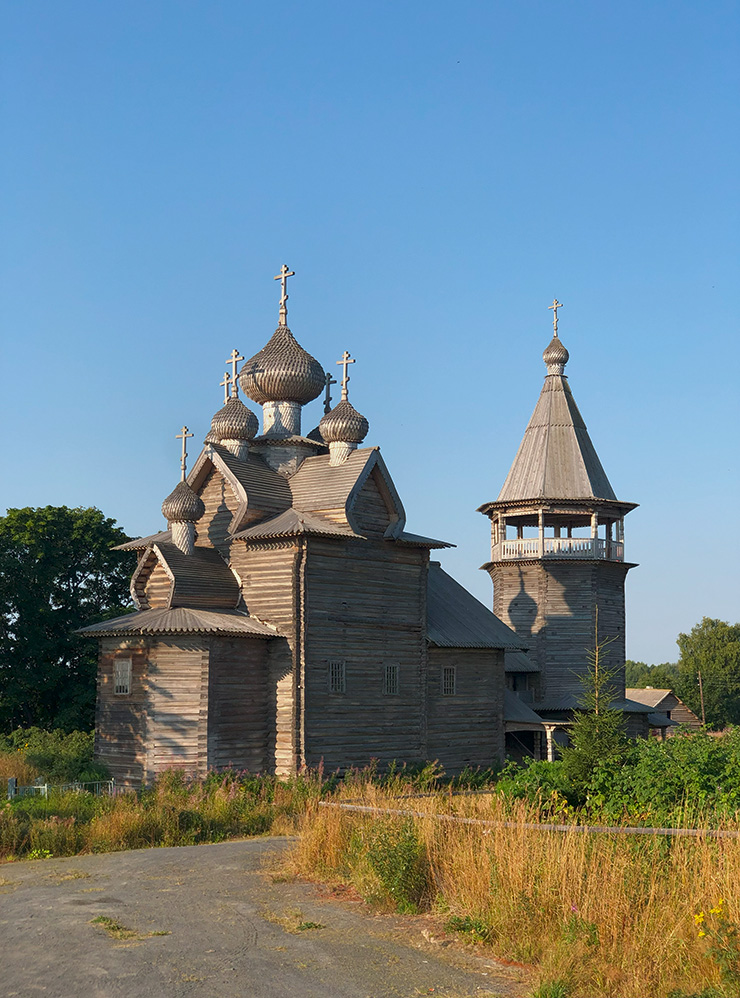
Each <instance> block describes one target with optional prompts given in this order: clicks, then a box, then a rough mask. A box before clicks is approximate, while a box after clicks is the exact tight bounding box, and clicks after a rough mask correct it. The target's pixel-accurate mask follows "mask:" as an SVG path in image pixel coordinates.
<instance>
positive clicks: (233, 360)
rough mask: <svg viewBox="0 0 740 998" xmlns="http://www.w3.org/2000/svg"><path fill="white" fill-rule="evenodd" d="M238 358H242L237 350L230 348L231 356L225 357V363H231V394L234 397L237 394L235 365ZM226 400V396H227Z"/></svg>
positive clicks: (237, 384) (237, 385)
mask: <svg viewBox="0 0 740 998" xmlns="http://www.w3.org/2000/svg"><path fill="white" fill-rule="evenodd" d="M240 360H244V358H243V357H242V356H241V354H240V353H239V351H238V350H232V351H231V356H230V357H227V359H226V363H227V364H231V394H232V395H233V397H234V398H237V397H238V395H239V383H238V381H237V380H236V365H237V364H238V363H239V361H240ZM227 401H228V398H227Z"/></svg>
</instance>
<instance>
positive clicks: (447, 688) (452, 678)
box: [442, 665, 457, 697]
mask: <svg viewBox="0 0 740 998" xmlns="http://www.w3.org/2000/svg"><path fill="white" fill-rule="evenodd" d="M456 673H457V668H456V666H454V665H444V666H443V667H442V696H443V697H453V696H454V695H455V693H456V692H457V691H456V685H457V682H456V680H457V676H456Z"/></svg>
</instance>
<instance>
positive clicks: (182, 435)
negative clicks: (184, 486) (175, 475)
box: [175, 426, 195, 482]
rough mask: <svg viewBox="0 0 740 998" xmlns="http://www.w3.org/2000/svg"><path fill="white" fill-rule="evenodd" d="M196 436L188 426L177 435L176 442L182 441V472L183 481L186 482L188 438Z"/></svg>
mask: <svg viewBox="0 0 740 998" xmlns="http://www.w3.org/2000/svg"><path fill="white" fill-rule="evenodd" d="M194 435H195V434H193V433H191V432H190V431H189V430H188V428H187V426H183V428H182V430H181V431H180V432H179V433H176V434H175V440H182V458H181V459H180V472H181V480H182V481H183V482H184V481H185V472H186V471H187V466H188V464H187V462H188V437H192V436H194Z"/></svg>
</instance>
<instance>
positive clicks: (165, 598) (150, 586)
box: [144, 562, 172, 610]
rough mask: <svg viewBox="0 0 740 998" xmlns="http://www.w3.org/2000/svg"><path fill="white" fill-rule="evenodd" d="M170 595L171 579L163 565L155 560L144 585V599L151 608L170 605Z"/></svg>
mask: <svg viewBox="0 0 740 998" xmlns="http://www.w3.org/2000/svg"><path fill="white" fill-rule="evenodd" d="M171 596H172V579H171V578H170V577H169V575H168V574H167V572H166V570H165V568H164V566H163V565H162V564H160V562H157V564H156V565H155V566H154V568H153V569H152V571H151V573H150V575H149V578H148V579H147V580H146V583H145V585H144V599H145V600H146V605H147V607H149V608H150V609H152V610H155V609H157V608H159V607H167V606H169V605H170V598H171Z"/></svg>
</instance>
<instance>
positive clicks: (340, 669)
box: [329, 661, 345, 693]
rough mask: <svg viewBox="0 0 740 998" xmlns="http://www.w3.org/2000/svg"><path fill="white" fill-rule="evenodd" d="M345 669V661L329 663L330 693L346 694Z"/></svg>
mask: <svg viewBox="0 0 740 998" xmlns="http://www.w3.org/2000/svg"><path fill="white" fill-rule="evenodd" d="M344 691H345V669H344V662H343V661H334V662H329V692H330V693H344Z"/></svg>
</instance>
